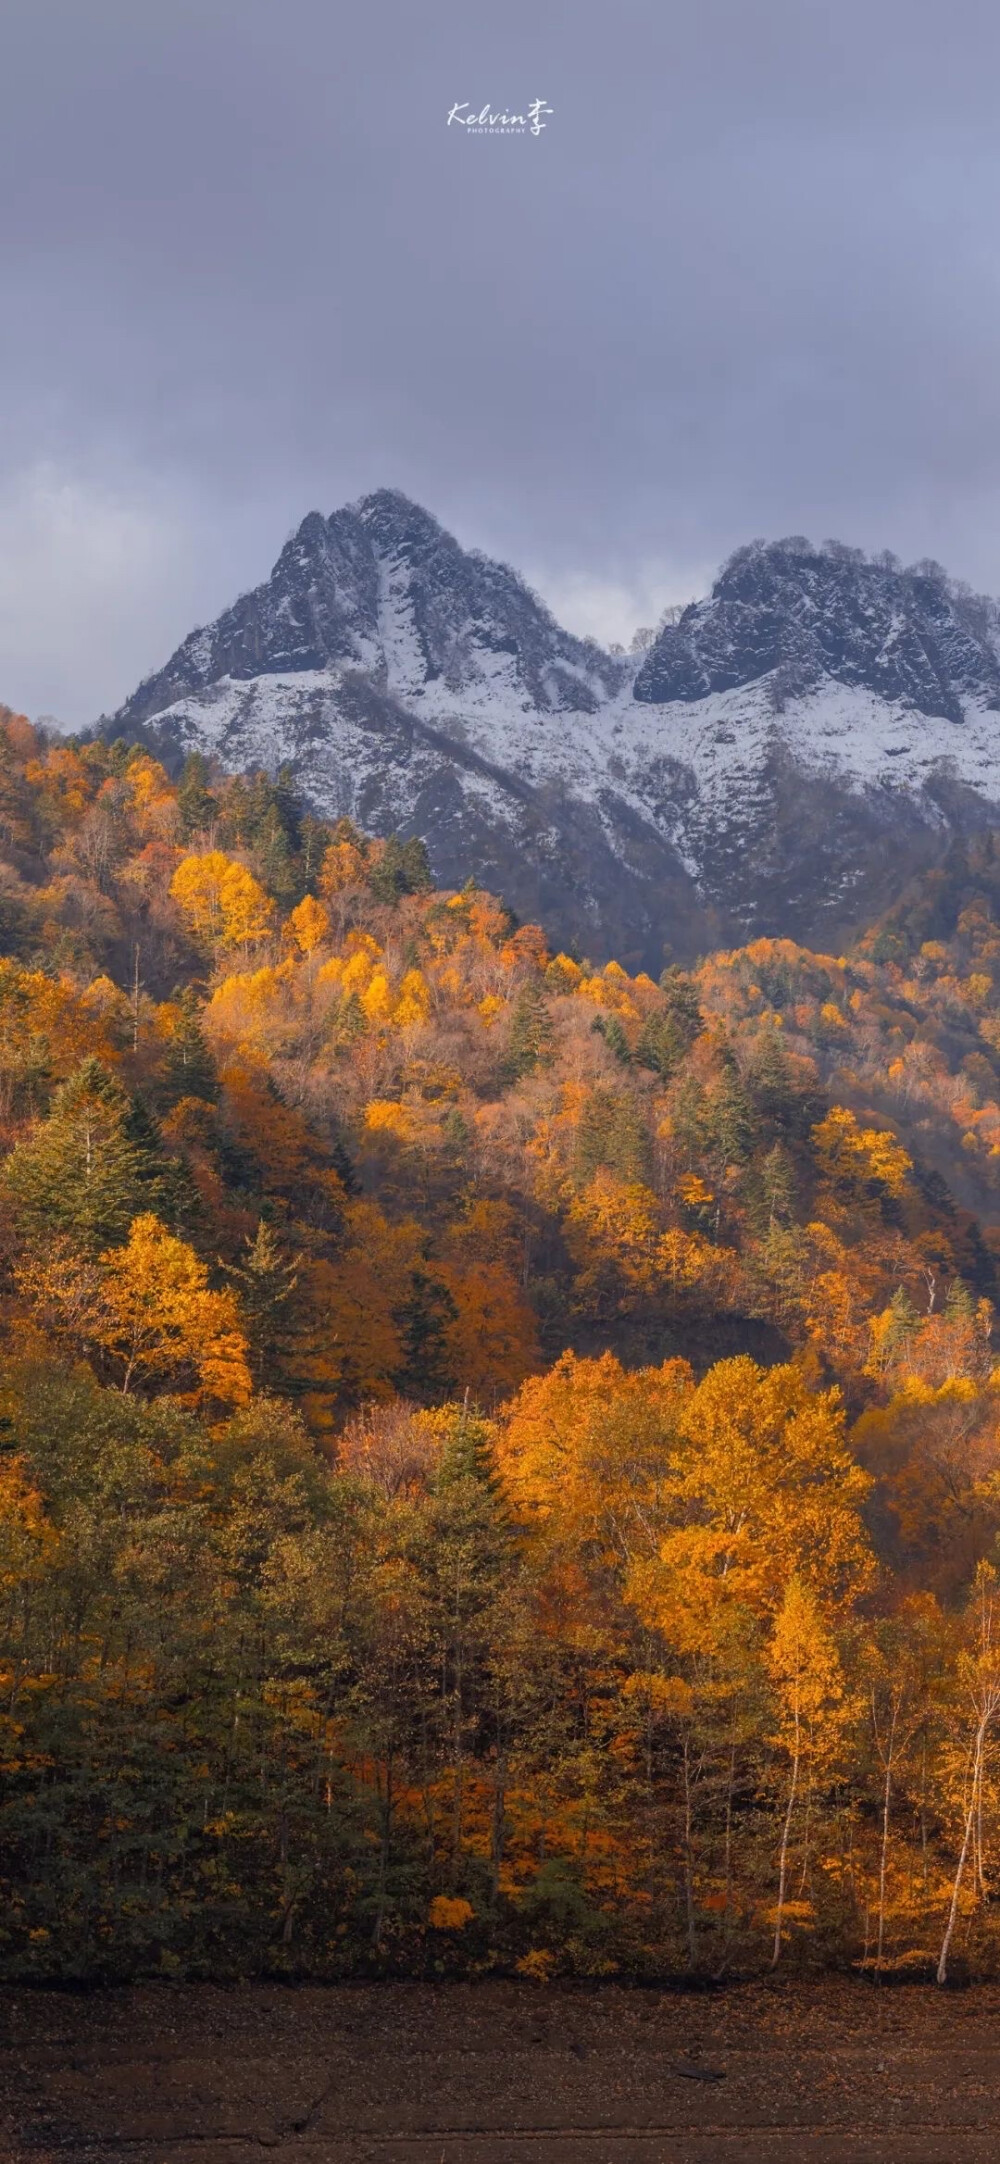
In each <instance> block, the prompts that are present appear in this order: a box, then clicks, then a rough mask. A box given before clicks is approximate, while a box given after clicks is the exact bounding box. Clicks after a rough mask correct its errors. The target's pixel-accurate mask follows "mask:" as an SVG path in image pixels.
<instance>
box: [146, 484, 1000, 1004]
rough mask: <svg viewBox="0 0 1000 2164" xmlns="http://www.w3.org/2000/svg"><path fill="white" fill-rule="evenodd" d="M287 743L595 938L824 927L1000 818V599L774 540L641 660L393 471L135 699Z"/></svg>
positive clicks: (323, 779) (489, 880) (301, 765)
mask: <svg viewBox="0 0 1000 2164" xmlns="http://www.w3.org/2000/svg"><path fill="white" fill-rule="evenodd" d="M106 726H109V727H110V728H111V729H113V730H114V731H115V732H116V733H132V734H135V733H137V732H139V731H141V732H142V733H143V735H144V736H145V738H146V740H147V741H148V742H150V743H151V745H152V746H153V748H154V749H155V750H157V751H158V752H159V753H160V754H161V756H164V757H166V758H167V759H168V760H170V761H171V762H176V761H179V760H180V759H181V758H183V756H184V754H185V752H187V751H189V750H192V749H195V748H197V749H198V750H202V751H208V752H210V753H212V754H214V755H215V756H216V757H217V758H218V759H220V760H221V762H222V763H223V764H224V765H225V766H227V767H229V768H244V769H245V768H252V767H258V766H262V767H267V768H268V769H270V770H271V771H273V770H274V769H276V768H277V767H278V766H279V765H281V764H283V763H285V762H288V763H289V764H290V765H291V766H292V768H293V770H294V771H295V773H296V775H297V777H298V780H299V784H300V787H301V788H302V790H303V792H304V794H306V795H307V796H308V797H309V798H310V799H311V800H312V802H313V803H314V804H315V805H316V806H317V808H318V809H319V810H321V811H322V812H325V813H327V814H332V815H335V816H338V815H340V814H343V813H347V814H349V815H350V816H351V817H352V818H354V819H356V820H357V821H358V823H359V825H361V826H362V827H365V828H366V829H368V830H369V831H371V832H375V833H389V832H392V831H393V830H395V831H398V832H399V833H401V834H419V835H421V836H422V838H423V839H424V840H425V841H426V843H427V846H428V849H429V851H430V856H431V862H432V865H433V868H434V871H435V873H436V875H437V877H438V878H439V879H440V880H441V881H442V882H444V883H445V884H447V883H448V882H449V881H450V880H451V879H452V878H453V877H454V878H456V879H464V878H465V877H466V876H467V874H468V872H469V870H470V868H471V869H473V870H474V872H475V875H476V876H477V877H478V878H479V879H480V880H481V881H482V883H483V884H484V885H488V886H492V887H493V888H495V889H497V890H499V891H500V892H502V893H503V894H505V895H506V897H507V899H508V900H509V901H510V902H511V904H512V906H513V907H514V909H516V910H517V912H518V913H519V914H520V915H521V916H526V917H532V918H537V919H540V920H541V921H542V922H543V923H545V924H546V925H547V927H548V928H549V930H550V932H551V934H552V936H553V937H554V938H556V939H557V940H559V941H561V942H562V943H564V944H566V943H573V942H576V943H577V944H579V945H580V946H582V947H583V948H584V950H585V951H588V952H589V953H591V954H592V955H595V956H602V957H606V956H608V955H609V954H614V955H616V956H617V957H618V958H619V959H620V960H622V961H625V962H629V961H631V962H632V963H633V964H638V963H640V962H641V963H642V965H643V966H644V967H647V968H654V967H655V968H659V967H660V966H662V957H663V950H664V945H665V943H669V945H670V946H671V948H672V949H673V950H674V952H675V953H677V954H682V953H685V952H687V953H690V952H692V951H697V950H699V949H701V950H704V949H705V948H706V947H707V946H710V945H718V944H720V943H727V942H729V941H734V942H735V941H739V940H742V939H744V938H746V937H749V936H754V935H756V934H769V933H779V934H786V933H787V934H788V935H789V936H791V937H793V938H802V939H807V940H810V939H811V940H819V941H820V942H827V941H829V942H832V941H835V940H838V939H840V938H842V937H844V936H848V935H849V932H850V929H851V927H852V925H855V924H857V923H859V922H862V921H864V920H865V919H866V918H870V917H871V916H872V915H874V914H876V913H877V911H878V910H879V909H881V908H884V907H885V906H886V905H887V903H888V902H890V901H891V900H892V899H893V896H894V894H895V893H896V892H897V891H898V888H899V884H900V883H901V882H902V880H904V879H905V878H906V877H907V876H908V874H909V872H910V871H912V870H913V869H914V868H915V867H918V866H920V865H924V864H928V863H932V862H934V861H936V860H937V858H938V857H939V856H940V854H941V853H942V851H943V850H945V849H946V848H947V846H948V844H949V841H950V838H951V837H952V836H953V835H954V833H955V832H956V831H961V832H967V831H970V830H972V829H973V828H975V827H976V826H982V825H983V824H987V825H988V824H993V823H1000V613H998V610H997V607H996V605H995V604H994V603H992V602H989V601H984V600H982V599H980V598H978V597H977V596H975V595H973V594H972V593H970V592H969V591H968V590H967V589H966V588H964V587H961V586H957V585H955V584H954V583H953V582H952V581H951V580H949V579H948V578H947V577H946V576H945V574H944V572H943V571H942V570H941V569H940V567H939V566H938V565H935V564H928V563H925V564H917V565H915V566H913V567H911V568H910V569H904V568H903V567H902V566H901V565H900V564H899V563H898V562H897V561H896V560H895V558H893V557H891V556H879V557H868V556H866V555H864V553H863V552H862V551H861V550H860V549H852V548H848V547H846V546H844V545H842V544H840V543H835V542H826V543H824V544H823V545H822V546H821V547H818V548H817V547H815V546H813V544H812V543H811V542H809V541H807V540H804V539H802V538H801V537H800V536H792V537H791V538H789V539H785V540H781V541H773V542H764V541H754V542H751V543H750V544H749V545H748V546H747V547H746V548H741V549H738V550H737V551H736V553H735V555H733V556H731V557H730V559H729V561H728V563H726V564H725V565H724V566H723V568H722V570H721V572H720V573H719V576H718V578H717V579H716V581H715V584H714V586H713V588H712V591H711V593H710V594H709V595H708V596H707V597H706V599H705V600H703V601H699V602H695V603H693V604H692V605H691V606H690V607H689V608H687V609H685V610H683V611H682V612H681V614H680V615H679V617H677V618H676V619H671V620H670V621H665V622H664V624H663V627H662V628H661V630H660V631H659V633H658V635H657V637H656V638H655V639H654V641H653V643H652V644H651V645H650V646H649V647H648V649H646V651H645V652H644V653H643V655H642V656H641V658H640V659H638V661H636V660H633V661H632V662H631V663H629V662H627V661H626V660H625V659H624V657H615V656H613V655H611V654H606V653H604V652H602V650H601V649H600V647H598V646H597V645H595V644H594V643H593V642H592V641H589V640H585V639H578V638H574V637H572V636H571V634H570V633H569V632H566V631H564V630H563V629H562V628H561V626H560V625H559V624H558V623H557V622H556V621H555V619H554V617H553V616H552V614H551V612H550V610H549V609H547V608H546V607H545V605H544V603H543V602H541V601H540V600H539V599H538V597H537V596H536V595H535V594H533V593H532V591H531V589H530V587H529V586H528V585H527V584H526V583H525V581H524V580H523V579H522V578H521V577H520V576H519V575H518V573H517V572H516V571H514V570H512V569H511V567H510V566H509V565H507V564H504V563H500V562H497V561H494V560H493V559H492V558H490V557H488V556H485V555H483V554H481V553H480V552H479V551H478V550H476V549H467V548H464V547H463V546H462V545H461V543H460V542H459V541H458V540H456V538H455V537H454V535H453V534H450V533H449V532H448V531H447V530H446V529H445V528H444V527H443V526H442V525H440V524H439V522H438V520H437V519H435V518H433V517H432V516H431V514H430V513H429V512H427V511H425V510H424V509H423V508H422V507H421V506H420V505H419V504H416V503H413V502H411V501H410V499H409V498H408V497H406V496H404V495H402V494H400V493H399V492H398V491H397V490H394V489H379V490H376V491H375V492H374V493H373V494H371V495H368V496H364V497H362V498H361V499H360V501H358V502H356V503H353V504H348V505H345V506H344V507H343V508H342V509H341V510H338V511H335V512H333V513H332V515H330V516H329V517H326V516H324V515H323V514H322V513H320V512H318V511H311V512H310V513H309V514H308V516H307V517H306V518H304V519H303V521H302V523H301V525H300V526H299V527H298V529H297V530H296V532H295V533H294V534H293V535H292V536H291V538H290V539H289V540H288V541H287V542H286V543H285V546H284V548H283V549H282V551H281V554H280V556H279V557H278V560H277V563H276V564H275V566H274V569H273V571H272V572H271V575H270V577H269V578H267V579H265V580H264V581H263V583H262V584H261V585H260V586H258V587H256V588H255V589H254V591H253V592H252V593H249V594H245V595H243V596H242V598H241V599H240V600H238V601H237V602H235V603H234V604H233V606H232V608H230V609H227V610H225V611H224V613H223V614H222V615H221V616H220V617H219V618H218V619H217V621H216V622H215V623H214V624H211V625H209V626H208V627H207V628H205V629H202V630H199V631H196V632H192V634H191V636H190V638H188V639H186V640H185V641H184V643H183V644H182V645H181V646H180V647H178V649H177V652H176V653H175V654H174V655H173V656H172V657H171V659H170V661H169V662H168V663H167V664H166V667H165V668H164V669H162V670H161V671H160V672H159V673H158V675H156V676H154V677H151V678H150V679H148V681H147V682H146V683H144V684H142V685H140V686H139V689H138V690H137V691H136V692H135V693H134V694H133V697H132V698H131V699H130V700H128V701H127V702H126V704H125V706H124V707H123V708H122V709H121V711H120V713H119V714H117V715H116V716H115V717H114V719H113V721H112V722H111V723H110V724H108V725H106Z"/></svg>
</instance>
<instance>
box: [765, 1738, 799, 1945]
mask: <svg viewBox="0 0 1000 2164" xmlns="http://www.w3.org/2000/svg"><path fill="white" fill-rule="evenodd" d="M801 1756H802V1743H801V1724H800V1718H799V1709H798V1706H796V1708H795V1749H794V1752H793V1754H792V1779H791V1786H790V1788H789V1791H788V1809H787V1811H786V1812H785V1823H784V1825H783V1826H782V1829H781V1850H780V1853H779V1857H778V1904H777V1915H776V1917H775V1923H774V1951H773V1953H772V1955H771V1967H772V1969H776V1968H777V1966H778V1963H779V1961H780V1960H781V1923H782V1918H783V1916H784V1910H785V1894H786V1891H787V1886H788V1841H789V1836H790V1834H791V1831H792V1813H793V1811H794V1810H795V1798H796V1796H797V1794H798V1788H799V1762H800V1759H801Z"/></svg>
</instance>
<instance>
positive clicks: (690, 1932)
mask: <svg viewBox="0 0 1000 2164" xmlns="http://www.w3.org/2000/svg"><path fill="white" fill-rule="evenodd" d="M692 1835H693V1813H692V1808H691V1744H690V1739H689V1738H688V1737H687V1736H685V1738H684V1905H685V1910H686V1913H687V1942H688V1967H689V1968H690V1969H693V1968H694V1966H695V1963H696V1960H697V1957H698V1943H697V1938H696V1934H695V1920H694V1856H693V1853H692Z"/></svg>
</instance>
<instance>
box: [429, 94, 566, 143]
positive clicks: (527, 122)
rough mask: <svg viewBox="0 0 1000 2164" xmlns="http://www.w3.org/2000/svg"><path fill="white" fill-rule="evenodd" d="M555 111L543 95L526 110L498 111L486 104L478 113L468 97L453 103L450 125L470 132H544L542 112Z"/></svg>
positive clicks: (467, 132)
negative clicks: (516, 111)
mask: <svg viewBox="0 0 1000 2164" xmlns="http://www.w3.org/2000/svg"><path fill="white" fill-rule="evenodd" d="M552 110H553V108H552V106H551V105H546V103H545V99H544V98H532V101H531V104H530V105H529V106H528V107H527V108H526V110H525V111H524V112H523V113H506V112H500V113H495V112H494V111H493V107H492V106H491V105H484V106H483V109H482V112H481V113H476V112H473V111H472V109H471V107H470V105H469V101H468V99H465V101H464V103H463V104H461V105H453V106H452V108H451V111H450V113H449V115H448V126H449V128H452V127H455V128H464V129H465V132H466V134H467V135H541V132H542V129H543V128H544V127H545V125H546V123H545V121H544V120H543V119H542V114H543V113H551V112H552Z"/></svg>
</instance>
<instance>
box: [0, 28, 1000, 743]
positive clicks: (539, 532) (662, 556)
mask: <svg viewBox="0 0 1000 2164" xmlns="http://www.w3.org/2000/svg"><path fill="white" fill-rule="evenodd" d="M0 80H2V82H3V88H4V96H3V125H2V128H0V167H2V184H0V240H2V258H0V260H2V275H3V292H4V300H5V306H4V313H3V338H2V344H0V699H5V700H7V701H8V702H9V703H12V704H14V705H17V706H20V707H23V708H25V709H26V710H27V711H28V712H29V713H32V714H37V713H39V712H45V711H48V712H52V713H55V714H56V715H58V716H59V717H60V718H61V719H62V720H63V721H64V722H66V723H69V724H76V723H81V722H84V721H87V720H90V719H92V718H93V717H94V716H95V715H96V713H97V712H98V711H99V710H101V709H102V708H104V709H111V708H112V707H113V706H115V705H116V704H117V703H118V701H119V700H120V699H121V698H122V697H123V696H124V695H125V693H126V692H128V691H129V690H130V689H131V688H132V687H133V685H134V683H135V682H136V681H137V680H138V678H139V677H140V676H141V675H143V674H145V673H146V672H147V671H148V670H149V669H150V668H151V667H153V666H154V665H157V664H158V663H160V662H161V661H162V660H163V659H165V657H166V655H167V653H168V652H169V651H170V650H171V648H172V647H173V646H174V645H175V644H176V642H177V640H178V639H179V638H180V637H182V636H183V635H184V633H186V632H187V631H188V630H189V629H190V628H191V626H192V625H193V624H194V623H195V622H202V621H206V620H207V619H209V618H210V617H212V616H213V615H215V614H216V613H217V612H218V610H219V609H220V608H221V607H222V606H223V605H224V604H225V603H226V602H227V601H229V600H231V599H232V598H233V597H234V595H235V594H236V593H237V592H239V591H240V590H242V589H243V588H245V587H247V586H249V585H251V584H253V583H255V582H256V581H257V580H258V579H259V578H261V577H262V576H264V575H265V574H266V572H267V571H268V569H269V568H270V565H271V563H272V561H273V559H274V557H275V556H276V554H277V552H278V549H279V547H280V546H281V544H282V542H283V540H284V539H285V537H286V535H287V534H288V532H289V530H290V529H291V528H292V527H293V526H294V525H297V524H298V521H299V519H300V518H301V517H302V516H303V514H304V513H305V512H306V511H307V510H309V509H311V508H313V507H318V508H319V509H321V510H323V511H330V510H332V509H333V508H334V507H335V506H336V505H338V504H340V503H343V502H345V501H348V500H350V499H351V498H353V497H355V496H357V495H359V494H361V493H362V492H364V491H366V490H368V489H371V488H375V487H379V486H383V485H392V486H397V487H401V488H403V489H405V490H407V491H408V492H409V493H410V494H411V495H414V496H416V497H418V498H419V499H420V500H421V501H422V502H424V503H425V504H426V505H427V506H428V508H429V509H431V510H433V511H434V512H435V513H436V514H437V515H438V517H440V518H441V519H443V520H444V522H445V523H446V524H447V525H449V526H450V527H451V528H452V529H453V530H454V531H455V532H456V533H457V534H458V535H459V537H460V539H461V540H462V541H464V542H465V543H466V544H469V545H473V544H474V545H478V546H481V547H484V548H486V549H488V550H490V551H491V552H493V553H496V554H499V555H503V556H505V557H507V558H508V559H509V560H510V561H512V562H514V563H515V564H517V565H518V567H519V568H521V569H522V570H524V571H525V572H526V573H527V574H528V576H529V577H530V578H531V579H532V580H533V582H534V583H535V584H536V585H537V586H538V587H539V588H540V589H541V591H542V592H543V593H544V594H545V595H546V597H547V599H549V601H550V602H551V603H552V605H553V606H554V607H555V608H556V610H557V612H558V613H560V614H561V615H562V617H563V618H564V620H565V621H566V622H568V623H570V624H571V625H572V626H573V628H574V629H577V630H584V631H586V630H590V631H593V632H595V633H596V634H597V635H598V636H600V637H605V638H614V637H622V636H624V637H627V636H628V635H629V633H630V631H631V630H632V628H633V627H634V625H635V624H636V623H638V622H642V621H648V620H649V619H650V617H651V616H654V615H655V614H656V613H657V612H658V610H659V608H660V607H661V606H662V605H663V603H664V602H666V601H668V600H674V599H687V598H689V597H690V595H691V594H692V593H694V592H696V591H701V590H703V588H704V586H705V585H706V583H707V581H708V579H709V577H710V575H711V573H712V571H713V570H714V568H715V566H716V565H717V564H718V562H719V561H720V560H721V558H722V557H723V556H724V555H726V554H727V553H728V551H729V550H730V549H731V548H733V547H735V546H736V545H738V544H739V543H740V542H742V541H745V540H749V539H751V538H752V537H753V536H754V535H755V534H769V535H775V534H781V533H789V532H805V533H808V534H811V535H812V536H814V537H815V538H816V539H823V538H824V537H826V536H827V535H831V534H835V535H838V536H840V537H841V538H842V539H845V540H849V541H853V542H858V543H861V544H863V545H864V546H866V547H873V548H880V547H891V548H895V549H897V550H898V551H899V552H900V554H901V555H903V556H904V557H905V558H907V559H909V558H912V557H915V556H922V555H934V556H937V557H940V558H941V560H942V561H943V562H945V563H946V564H947V565H948V567H949V569H950V570H952V571H953V572H954V573H956V575H958V576H961V577H965V578H968V579H970V580H971V581H972V582H973V583H974V584H976V585H978V586H981V587H985V588H987V589H989V590H991V591H1000V217H998V208H1000V128H998V125H997V93H998V86H1000V9H998V7H997V5H996V0H950V5H949V6H948V7H947V8H946V9H942V8H941V6H940V4H939V0H935V4H931V0H824V4H819V0H504V4H503V6H502V7H501V6H497V5H496V4H493V5H491V6H489V7H487V6H485V5H483V4H482V0H430V4H427V0H425V4H424V5H423V6H422V7H421V6H417V5H415V4H414V0H355V4H354V5H353V6H348V5H347V4H345V0H4V5H3V6H2V8H0ZM534 97H544V98H545V99H547V100H548V102H549V104H550V105H551V106H552V107H553V114H552V118H551V120H550V121H549V124H548V126H547V128H546V131H545V133H544V134H543V135H541V136H540V137H539V138H538V139H537V140H533V139H522V138H519V137H518V138H490V137H478V136H477V137H468V136H466V135H464V134H463V133H462V131H460V130H459V129H458V128H456V127H452V128H451V129H449V128H448V127H447V126H446V116H447V113H448V109H449V107H450V106H451V105H452V103H453V102H455V101H456V100H467V101H469V103H470V104H471V105H472V106H473V107H475V108H478V107H479V106H480V105H482V104H483V103H484V102H487V101H491V102H493V103H494V105H503V104H505V105H507V106H508V108H511V107H513V108H514V109H516V110H520V109H522V108H523V106H524V104H525V103H526V102H527V101H528V100H530V99H531V98H534Z"/></svg>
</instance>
